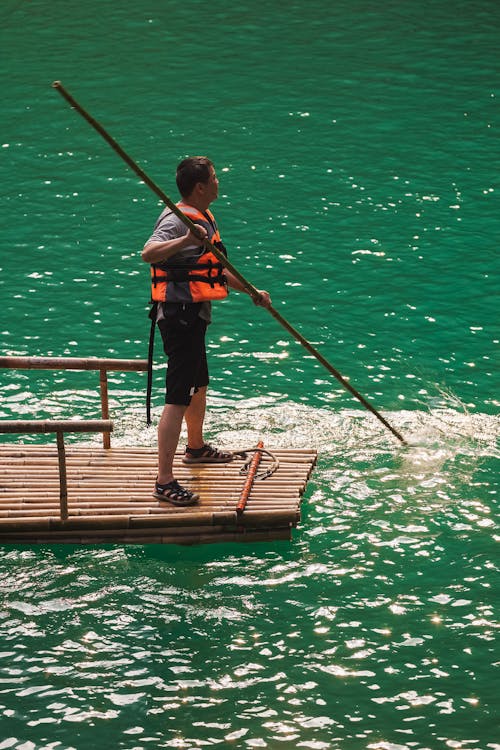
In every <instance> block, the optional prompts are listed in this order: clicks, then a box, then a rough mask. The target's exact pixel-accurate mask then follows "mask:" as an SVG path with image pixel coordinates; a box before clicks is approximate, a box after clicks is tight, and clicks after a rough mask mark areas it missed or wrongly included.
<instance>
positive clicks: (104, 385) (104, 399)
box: [99, 367, 111, 448]
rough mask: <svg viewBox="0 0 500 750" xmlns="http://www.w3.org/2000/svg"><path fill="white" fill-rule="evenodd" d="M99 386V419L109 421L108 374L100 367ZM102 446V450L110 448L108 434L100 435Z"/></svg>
mask: <svg viewBox="0 0 500 750" xmlns="http://www.w3.org/2000/svg"><path fill="white" fill-rule="evenodd" d="M99 385H100V389H101V417H102V419H109V403H108V373H107V370H106V368H105V367H101V369H100V370H99ZM102 444H103V447H104V448H110V447H111V440H110V437H109V432H103V433H102Z"/></svg>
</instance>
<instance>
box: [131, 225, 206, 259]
mask: <svg viewBox="0 0 500 750" xmlns="http://www.w3.org/2000/svg"><path fill="white" fill-rule="evenodd" d="M196 229H197V232H198V235H203V236H206V234H207V232H206V229H205V227H201V226H198V227H197V228H196ZM199 244H200V238H199V236H197V235H195V234H194V233H193V232H191V230H188V232H186V234H184V235H183V236H182V237H175V238H174V239H172V240H165V242H147V243H146V244H145V245H144V249H143V251H142V253H141V257H142V259H143V261H144V262H145V263H161V262H162V261H164V260H167V259H168V258H170V256H172V255H175V254H176V253H178V252H180V250H184V249H185V248H187V247H190V246H191V247H192V246H193V245H195V246H196V245H199Z"/></svg>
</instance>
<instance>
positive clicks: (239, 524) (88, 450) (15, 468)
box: [0, 444, 316, 544]
mask: <svg viewBox="0 0 500 750" xmlns="http://www.w3.org/2000/svg"><path fill="white" fill-rule="evenodd" d="M272 453H273V456H274V457H275V458H276V459H277V460H278V462H279V466H278V468H277V469H276V471H275V472H274V473H273V474H272V475H271V476H268V477H266V478H263V479H259V478H258V477H259V471H260V472H261V473H265V469H266V466H268V465H269V461H270V460H271V459H270V458H269V457H266V456H265V455H264V454H260V455H262V460H261V463H260V466H259V468H258V469H257V475H256V478H254V479H252V477H251V476H250V477H249V476H248V474H242V473H241V471H242V468H243V466H244V464H245V463H246V462H245V460H244V459H243V458H242V457H236V458H235V459H234V460H233V461H232V462H231V463H228V464H219V465H217V464H213V465H206V464H199V465H190V466H185V465H184V464H182V462H181V455H180V454H179V455H177V456H176V460H175V464H174V466H175V474H176V477H177V478H178V480H179V481H180V482H181V484H184V485H185V486H186V487H188V488H189V489H192V490H195V491H196V492H198V493H199V494H200V500H199V502H198V504H197V505H195V506H191V507H188V508H177V507H174V506H172V505H170V504H169V503H167V502H165V501H160V500H157V499H155V498H153V496H152V491H153V487H154V478H155V475H156V462H157V456H156V451H155V450H154V449H152V448H124V447H110V448H100V447H99V446H90V447H89V446H82V445H77V444H73V445H66V446H65V472H66V481H67V490H66V498H65V506H66V508H65V509H66V512H65V513H62V512H61V507H62V506H61V482H60V455H59V456H58V450H57V448H56V447H55V446H54V445H26V444H23V445H19V444H10V445H9V444H4V445H0V542H2V543H19V542H24V543H28V544H35V543H53V544H60V543H79V544H86V543H88V544H96V543H109V542H118V543H121V542H125V543H140V544H145V543H155V544H202V543H207V542H234V541H238V542H249V541H250V542H251V541H269V540H274V539H288V540H289V539H291V535H292V529H294V528H295V527H296V526H297V524H298V523H299V521H300V517H301V516H300V505H301V499H302V495H303V493H304V490H305V488H306V483H307V480H308V478H309V476H310V474H311V471H312V469H313V467H314V464H315V462H316V452H315V451H312V450H293V449H279V450H274V449H273V451H272ZM249 456H250V457H251V454H250V453H249ZM245 485H246V497H245V499H244V501H242V493H243V490H244V489H245ZM243 494H244V493H243ZM242 506H243V507H242ZM64 516H66V517H64Z"/></svg>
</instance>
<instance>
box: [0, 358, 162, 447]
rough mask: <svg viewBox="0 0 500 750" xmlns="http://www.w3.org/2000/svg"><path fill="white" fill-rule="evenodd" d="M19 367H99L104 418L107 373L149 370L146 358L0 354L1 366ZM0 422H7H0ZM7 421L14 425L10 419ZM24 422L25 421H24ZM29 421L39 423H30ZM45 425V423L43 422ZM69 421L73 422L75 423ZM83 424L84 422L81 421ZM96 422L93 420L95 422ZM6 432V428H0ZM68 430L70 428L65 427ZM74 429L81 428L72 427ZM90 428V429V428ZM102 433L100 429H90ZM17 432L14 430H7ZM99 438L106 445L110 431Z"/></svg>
mask: <svg viewBox="0 0 500 750" xmlns="http://www.w3.org/2000/svg"><path fill="white" fill-rule="evenodd" d="M2 367H3V368H9V369H18V370H99V385H100V393H101V417H102V419H103V420H108V419H109V402H108V372H109V371H121V372H144V371H146V370H147V369H148V363H147V360H146V359H98V358H92V357H89V358H80V357H16V356H12V357H0V368H2ZM1 424H4V425H5V424H7V423H6V422H1V421H0V425H1ZM10 424H15V422H11V423H10ZM24 424H27V423H26V422H25V423H24ZM31 424H40V423H38V422H32V423H31ZM46 424H48V423H46ZM68 424H72V425H74V424H75V422H69V423H68ZM82 424H83V423H82ZM94 424H96V422H94ZM1 431H2V432H6V431H7V430H1ZM48 431H49V430H42V429H40V430H39V429H34V430H32V432H48ZM68 431H69V430H68ZM72 431H73V432H76V431H80V430H72ZM89 431H92V430H89ZM93 431H94V432H101V430H93ZM10 432H16V430H10ZM19 432H29V430H24V429H23V430H19ZM102 433H103V435H102V441H103V445H104V447H105V448H109V447H110V445H111V440H110V434H109V433H110V430H106V429H103V430H102Z"/></svg>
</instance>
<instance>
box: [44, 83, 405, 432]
mask: <svg viewBox="0 0 500 750" xmlns="http://www.w3.org/2000/svg"><path fill="white" fill-rule="evenodd" d="M52 85H53V87H54V88H55V89H57V91H58V92H59V93H60V94H61V96H62V97H63V98H64V99H66V101H67V102H68V103H69V104H70V105H71V106H72V107H73V108H74V109H76V111H77V112H78V113H79V114H80V115H81V116H82V117H83V118H84V119H85V120H86V121H87V122H88V123H89V125H91V126H92V127H93V128H94V129H95V130H96V131H97V132H98V133H99V135H101V136H102V137H103V138H104V140H105V141H106V142H107V143H108V144H109V145H110V146H111V148H112V149H113V150H114V151H115V152H116V153H117V154H118V155H119V156H120V157H121V158H122V159H123V160H124V161H125V163H126V164H127V165H128V166H129V167H130V168H131V169H132V170H133V171H134V172H135V173H136V174H137V175H138V177H140V179H141V180H142V181H143V182H144V183H145V184H146V185H147V186H148V187H149V188H151V190H153V192H154V193H156V195H158V196H159V198H161V200H162V201H163V202H164V203H165V205H167V206H168V207H169V208H170V210H171V211H172V212H173V213H174V214H175V215H176V216H177V217H178V218H179V219H180V220H181V221H182V222H183V223H184V224H185V225H186V227H188V229H190V230H191V231H192V232H194V233H195V235H197V236H198V237H200V240H201V241H202V242H203V244H204V245H205V247H206V248H207V249H209V250H211V252H212V253H213V254H214V255H215V256H216V258H217V259H218V260H219V261H220V262H221V263H222V264H223V265H224V266H225V267H226V268H227V269H228V271H230V272H231V273H232V274H233V275H234V276H235V277H236V278H237V279H238V281H239V282H240V284H241V285H242V286H243V288H244V289H245V290H246V291H247V292H248V294H249V295H250V296H251V297H252V299H253V300H254V301H258V300H259V299H260V293H259V291H258V290H257V289H256V288H255V287H254V286H253V285H252V284H251V283H250V282H249V281H247V279H246V278H245V277H244V276H243V275H242V274H241V273H240V272H239V271H238V269H237V268H235V266H233V264H232V263H231V262H230V261H229V260H228V259H227V258H226V256H225V255H224V253H222V252H221V251H220V250H219V249H218V248H217V247H215V245H213V244H212V243H211V242H209V241H208V240H207V239H205V238H203V237H201V236H200V235H199V230H198V229H197V227H196V224H194V223H193V222H192V221H191V219H189V218H188V217H187V216H186V215H185V214H184V213H183V212H182V211H181V210H180V209H179V208H178V207H177V205H176V204H175V203H174V202H173V201H172V200H171V199H170V198H169V197H168V195H166V193H165V192H164V191H163V190H161V188H160V187H159V186H158V185H156V183H155V182H153V180H151V179H150V177H148V175H147V174H146V173H145V172H144V170H143V169H141V167H139V165H138V164H137V163H136V162H135V161H134V160H133V159H131V157H130V156H129V155H128V154H127V153H126V152H125V151H124V150H123V148H122V147H121V146H120V145H119V144H118V142H117V141H115V139H114V138H112V136H111V135H110V134H109V133H108V132H107V131H106V129H105V128H103V126H102V125H101V124H100V123H99V122H97V120H95V119H94V118H93V117H92V116H91V115H90V114H89V113H88V112H87V111H86V110H85V109H84V108H83V107H82V106H81V105H80V104H79V103H78V102H77V101H76V100H75V99H74V98H73V96H71V94H70V93H69V92H68V91H67V90H66V89H65V88H64V86H63V85H62V83H61V82H60V81H54V83H53V84H52ZM268 310H269V312H270V313H271V315H272V316H273V317H274V318H275V320H277V321H278V323H280V324H281V325H282V326H283V328H285V329H286V330H287V331H288V333H290V334H291V335H292V336H293V337H294V338H295V339H296V340H297V341H298V342H299V343H300V344H302V346H303V347H304V348H305V349H306V350H307V351H308V352H309V353H310V354H312V355H313V357H315V358H316V359H317V360H318V361H319V362H320V363H321V364H322V365H323V366H324V367H325V368H326V369H327V370H328V372H329V373H330V374H331V375H333V376H334V377H335V378H336V379H337V380H338V381H339V382H340V383H341V384H342V385H343V386H344V388H346V390H348V391H349V392H350V393H351V394H352V395H353V396H354V397H355V398H356V399H357V400H358V401H359V402H360V403H361V404H363V406H364V407H365V408H366V409H368V411H370V412H371V413H372V414H373V415H374V416H375V417H377V419H378V420H379V421H380V422H382V424H383V425H384V426H385V427H387V429H388V430H390V431H391V432H392V434H393V435H394V436H395V437H396V438H397V439H398V440H399V441H400V442H401V443H402V444H403V445H407V443H406V440H405V439H404V438H403V437H402V436H401V434H400V433H399V432H398V431H397V430H396V429H395V428H394V427H393V426H392V425H391V424H390V423H389V422H388V421H387V420H386V419H385V417H383V416H382V414H380V412H378V411H377V410H376V409H375V407H374V406H372V404H370V402H369V401H367V400H366V399H365V397H364V396H362V395H361V393H359V391H357V390H356V389H355V388H354V387H353V386H352V385H351V384H350V383H349V381H348V380H347V379H346V378H344V377H343V375H341V374H340V372H339V371H338V370H336V369H335V367H333V365H331V364H330V362H328V360H327V359H325V357H324V356H323V355H322V354H321V353H320V352H319V351H318V350H317V349H316V348H315V347H314V346H313V345H312V344H310V343H309V341H307V339H306V338H305V337H304V336H303V335H302V334H301V333H299V331H297V330H296V329H295V328H294V327H293V326H292V325H291V324H290V323H289V322H288V321H287V320H286V319H285V318H284V317H283V316H282V315H281V314H280V313H279V312H278V311H277V310H275V309H274V307H272V306H270V307H269V308H268Z"/></svg>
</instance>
